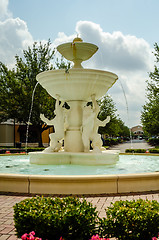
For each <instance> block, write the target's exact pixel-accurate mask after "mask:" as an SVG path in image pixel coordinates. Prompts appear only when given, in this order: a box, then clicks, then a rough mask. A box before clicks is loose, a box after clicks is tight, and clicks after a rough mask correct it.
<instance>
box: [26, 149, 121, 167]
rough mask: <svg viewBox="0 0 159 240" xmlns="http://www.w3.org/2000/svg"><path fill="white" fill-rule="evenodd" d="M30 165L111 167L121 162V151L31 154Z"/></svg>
mask: <svg viewBox="0 0 159 240" xmlns="http://www.w3.org/2000/svg"><path fill="white" fill-rule="evenodd" d="M29 157H30V163H31V164H39V165H65V164H73V165H109V164H115V163H116V162H117V161H118V160H119V151H117V150H106V151H102V152H101V153H93V152H91V151H90V153H81V152H79V153H74V152H64V151H61V152H52V153H47V152H31V153H29Z"/></svg>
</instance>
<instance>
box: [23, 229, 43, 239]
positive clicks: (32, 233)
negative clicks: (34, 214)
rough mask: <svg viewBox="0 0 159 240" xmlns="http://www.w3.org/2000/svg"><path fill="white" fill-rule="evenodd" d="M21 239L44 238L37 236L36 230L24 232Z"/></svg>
mask: <svg viewBox="0 0 159 240" xmlns="http://www.w3.org/2000/svg"><path fill="white" fill-rule="evenodd" d="M21 239H22V240H42V238H39V237H35V232H34V231H32V232H30V233H29V234H28V233H24V234H23V235H22V236H21Z"/></svg>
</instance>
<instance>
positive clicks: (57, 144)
mask: <svg viewBox="0 0 159 240" xmlns="http://www.w3.org/2000/svg"><path fill="white" fill-rule="evenodd" d="M57 50H58V51H59V52H60V53H61V54H62V55H63V56H64V57H65V58H66V59H68V60H70V61H73V63H74V66H73V67H72V68H71V69H69V70H67V71H66V70H63V69H60V70H51V71H45V72H42V73H40V74H38V75H37V81H38V82H39V83H40V84H41V85H42V86H43V87H44V88H45V89H46V90H47V92H48V93H49V94H50V95H51V96H52V97H54V98H56V106H55V118H54V119H52V120H48V119H47V118H45V116H44V115H41V119H42V120H43V121H44V122H45V123H47V124H48V125H54V129H55V133H51V134H50V146H49V147H48V148H46V149H45V150H44V151H43V152H36V153H35V152H34V153H30V154H29V155H30V163H33V164H77V165H106V164H114V163H115V162H116V161H117V160H118V158H119V152H118V151H111V150H105V148H103V147H102V140H101V135H100V134H98V127H99V126H105V125H106V124H107V123H108V122H109V121H110V117H107V118H106V119H105V120H104V121H103V122H102V121H100V120H99V119H98V118H97V116H98V113H99V110H100V109H99V106H98V104H97V101H96V100H97V99H99V98H101V97H102V96H103V95H105V94H106V92H107V91H108V89H109V88H110V87H112V85H113V84H114V83H115V82H116V80H117V79H118V77H117V75H116V74H114V73H111V72H107V71H101V70H94V69H84V68H83V67H82V65H81V63H82V62H83V61H85V60H88V59H89V58H91V57H92V56H93V54H94V53H95V52H96V51H97V50H98V47H97V46H96V45H94V44H91V43H85V42H83V41H82V39H81V38H78V37H77V38H75V39H74V40H73V42H69V43H64V44H61V45H59V46H58V47H57ZM90 101H91V102H92V104H91V105H88V104H87V103H88V102H90ZM65 102H66V103H67V104H68V105H69V109H66V108H65V107H64V106H65V104H64V103H65ZM63 139H64V146H63V147H62V141H63ZM90 142H91V146H92V149H93V150H90Z"/></svg>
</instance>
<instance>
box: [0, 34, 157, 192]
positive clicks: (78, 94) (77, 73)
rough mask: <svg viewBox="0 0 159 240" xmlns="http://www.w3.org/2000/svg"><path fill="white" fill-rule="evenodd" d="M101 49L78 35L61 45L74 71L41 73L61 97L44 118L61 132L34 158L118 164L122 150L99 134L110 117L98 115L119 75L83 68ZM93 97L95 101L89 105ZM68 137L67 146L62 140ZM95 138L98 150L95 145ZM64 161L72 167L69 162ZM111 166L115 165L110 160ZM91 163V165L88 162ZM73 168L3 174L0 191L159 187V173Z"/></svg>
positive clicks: (40, 77) (53, 93)
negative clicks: (77, 171)
mask: <svg viewBox="0 0 159 240" xmlns="http://www.w3.org/2000/svg"><path fill="white" fill-rule="evenodd" d="M97 49H98V47H97V46H96V45H94V44H90V43H84V42H82V40H81V39H80V38H75V39H74V41H73V42H72V43H65V44H62V45H60V46H58V47H57V50H58V51H59V52H60V53H61V54H62V55H63V56H64V57H65V58H67V59H68V60H70V61H73V62H74V66H73V68H72V69H69V70H68V71H65V70H53V71H47V72H43V73H40V74H39V75H38V76H37V80H38V82H39V83H40V84H41V85H42V86H43V87H44V88H45V89H46V90H47V91H48V93H49V94H50V95H51V96H52V97H54V98H56V108H55V115H56V116H55V118H54V119H52V120H50V121H49V120H48V119H46V118H45V116H43V115H41V119H42V120H43V121H44V122H46V123H47V124H49V125H54V128H55V133H52V134H50V146H49V147H48V148H46V149H45V150H44V151H43V152H40V153H38V152H37V153H30V154H29V155H30V163H34V164H44V165H45V164H52V165H53V168H52V169H54V165H55V164H58V165H59V166H56V167H59V168H60V169H62V170H63V168H64V169H67V170H68V169H69V170H70V169H72V167H73V165H68V164H76V168H79V169H81V166H77V165H106V164H114V163H116V161H117V160H118V158H119V154H118V152H115V151H110V150H103V148H102V141H101V136H100V135H99V134H98V133H97V131H98V126H101V125H102V126H103V125H105V124H106V123H108V122H109V120H110V118H109V117H107V119H106V120H105V121H103V122H101V121H99V120H98V119H97V115H98V112H99V106H98V104H97V102H96V100H97V99H98V98H100V97H102V96H103V95H104V94H105V93H106V92H107V90H108V89H109V88H110V87H111V86H112V85H113V84H114V83H115V81H116V80H117V76H116V75H115V74H113V73H111V72H105V71H100V70H92V69H83V68H82V66H81V63H82V61H84V60H87V59H89V58H90V57H91V56H92V55H93V54H94V53H95V52H96V51H97ZM90 101H91V102H92V104H91V105H89V106H88V104H87V103H88V102H90ZM64 102H66V103H67V104H68V105H69V109H66V108H65V107H64V106H65V105H66V104H64ZM63 139H64V147H62V144H61V141H62V140H63ZM90 141H91V142H92V148H93V150H90ZM130 161H131V160H130ZM60 164H62V165H60ZM64 164H67V166H63V165H64ZM104 167H105V166H104ZM104 167H103V168H104ZM111 167H113V166H112V165H110V168H111ZM47 168H48V167H47ZM47 168H46V170H47ZM85 168H87V169H88V168H89V169H91V167H88V166H85ZM92 168H97V166H92ZM108 168H109V166H108ZM67 170H65V172H64V173H63V174H65V175H56V174H54V173H53V174H52V175H39V174H38V175H37V174H35V175H33V174H28V175H27V174H24V175H22V174H3V173H2V174H0V191H2V192H20V193H27V194H28V193H29V194H30V193H31V194H62V195H64V194H75V195H76V194H82V195H83V194H106V193H109V194H111V193H113V194H114V193H115V194H119V193H129V192H142V191H153V190H154V191H156V190H159V189H158V186H159V173H157V172H156V173H154V172H153V173H141V174H115V175H104V174H102V175H100V174H97V175H84V174H83V173H82V172H81V174H83V175H69V174H68V172H66V171H67ZM69 170H68V171H69ZM28 171H29V166H28ZM37 171H38V170H37ZM90 171H91V170H90Z"/></svg>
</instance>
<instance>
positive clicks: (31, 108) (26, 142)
mask: <svg viewBox="0 0 159 240" xmlns="http://www.w3.org/2000/svg"><path fill="white" fill-rule="evenodd" d="M38 84H39V83H38V82H37V83H36V84H35V87H34V90H33V93H32V98H31V106H30V112H29V118H28V122H27V130H26V140H25V152H26V153H27V148H28V136H29V124H30V119H31V114H32V110H33V104H34V94H35V90H36V87H37V85H38Z"/></svg>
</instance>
